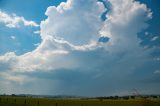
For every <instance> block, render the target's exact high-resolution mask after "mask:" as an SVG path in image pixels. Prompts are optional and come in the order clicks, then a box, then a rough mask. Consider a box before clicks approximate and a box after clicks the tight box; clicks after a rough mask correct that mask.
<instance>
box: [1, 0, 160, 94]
mask: <svg viewBox="0 0 160 106" xmlns="http://www.w3.org/2000/svg"><path fill="white" fill-rule="evenodd" d="M109 2H110V3H111V10H110V11H109V12H108V13H107V15H106V17H107V19H106V20H105V21H102V20H101V15H102V14H103V13H104V11H106V8H105V7H104V6H103V3H101V2H97V1H96V0H68V1H67V2H63V3H61V4H60V5H59V6H57V7H55V6H50V7H48V8H47V11H46V13H45V14H46V15H47V16H48V17H47V19H46V20H43V21H42V22H41V25H40V28H41V29H40V34H41V38H42V42H41V43H40V44H39V45H38V47H37V48H36V49H35V50H33V51H31V52H28V53H25V54H23V55H20V56H16V55H15V54H14V53H7V54H5V55H3V56H0V68H1V69H3V72H5V70H7V72H8V71H11V72H12V73H20V74H22V75H26V76H31V75H33V74H34V73H35V74H34V76H32V77H37V78H38V79H37V81H38V80H40V79H43V81H44V80H45V81H48V80H53V82H55V81H58V84H57V83H56V84H55V85H54V84H53V85H52V81H51V82H50V81H49V82H48V83H49V85H50V88H54V87H55V86H57V87H58V88H54V89H55V90H57V92H58V93H63V94H64V93H68V94H80V95H107V94H108V95H109V94H110V95H111V94H113V93H114V92H118V91H122V92H125V91H123V90H124V89H125V90H126V89H132V88H135V87H139V88H140V89H145V88H143V86H142V85H143V84H142V83H141V82H139V81H140V80H141V79H142V77H143V78H144V77H148V76H149V75H148V74H147V73H146V72H145V71H147V72H150V70H154V69H152V68H154V67H150V68H148V67H149V66H150V65H152V66H154V65H156V64H153V63H152V62H153V59H152V56H150V53H151V52H152V51H153V49H144V48H143V47H141V46H140V44H139V42H140V39H138V37H137V33H138V32H140V31H141V30H143V29H145V28H146V27H147V26H148V25H147V24H146V21H147V20H149V19H151V18H152V13H151V10H150V9H148V8H147V7H146V5H145V4H141V3H139V2H137V1H134V0H109ZM102 36H103V37H104V38H109V41H108V42H106V43H101V42H98V40H99V38H100V37H102ZM15 61H16V62H15ZM156 67H158V65H156ZM159 68H160V67H159ZM144 70H145V71H144ZM26 73H27V74H26ZM30 73H31V74H30ZM41 73H43V76H42V75H41ZM137 73H140V74H138V75H139V76H138V75H137ZM152 73H153V72H152ZM8 74H9V73H8ZM142 74H143V75H144V76H141V75H142ZM50 75H52V76H50ZM45 76H50V77H45ZM74 76H76V77H74ZM16 77H17V76H16ZM72 77H74V79H73V80H74V81H73V80H71V78H72ZM135 77H136V78H135ZM10 79H15V80H19V79H16V78H15V77H11V78H10ZM22 79H24V77H22ZM137 81H138V82H139V83H137ZM117 82H118V83H117ZM126 85H128V86H126ZM145 86H147V85H145ZM47 87H48V86H47ZM108 87H110V88H108ZM37 88H38V87H37ZM62 88H64V89H62ZM91 88H92V89H91ZM111 88H112V89H111ZM58 89H59V90H58ZM106 90H107V91H106ZM116 90H117V91H116ZM82 91H83V94H82ZM97 91H98V92H97Z"/></svg>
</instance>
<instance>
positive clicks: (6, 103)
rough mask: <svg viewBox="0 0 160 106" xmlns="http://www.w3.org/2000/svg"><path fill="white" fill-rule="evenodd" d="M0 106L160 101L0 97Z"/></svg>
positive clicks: (115, 105)
mask: <svg viewBox="0 0 160 106" xmlns="http://www.w3.org/2000/svg"><path fill="white" fill-rule="evenodd" d="M0 106H160V100H149V99H134V100H133V99H129V100H103V101H102V100H98V99H93V100H92V99H91V100H80V99H75V100H74V99H72V100H71V99H69V100H63V99H47V98H25V97H0Z"/></svg>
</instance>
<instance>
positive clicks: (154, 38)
mask: <svg viewBox="0 0 160 106" xmlns="http://www.w3.org/2000/svg"><path fill="white" fill-rule="evenodd" d="M158 38H159V37H158V36H155V37H153V38H152V39H151V41H155V40H157V39H158Z"/></svg>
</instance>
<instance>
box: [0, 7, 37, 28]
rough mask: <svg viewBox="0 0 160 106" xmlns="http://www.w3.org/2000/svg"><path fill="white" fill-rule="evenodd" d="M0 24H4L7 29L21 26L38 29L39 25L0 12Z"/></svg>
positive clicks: (14, 15)
mask: <svg viewBox="0 0 160 106" xmlns="http://www.w3.org/2000/svg"><path fill="white" fill-rule="evenodd" d="M0 23H3V24H5V26H6V27H9V28H17V27H20V26H21V25H24V26H32V27H38V26H39V25H38V24H37V23H36V22H34V21H28V20H26V19H25V18H24V17H20V16H17V15H16V14H11V15H10V14H7V13H6V12H3V11H1V10H0Z"/></svg>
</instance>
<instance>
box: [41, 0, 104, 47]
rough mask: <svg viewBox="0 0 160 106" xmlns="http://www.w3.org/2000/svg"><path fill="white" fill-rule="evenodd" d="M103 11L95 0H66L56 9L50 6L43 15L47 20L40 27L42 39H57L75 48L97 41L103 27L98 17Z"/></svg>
mask: <svg viewBox="0 0 160 106" xmlns="http://www.w3.org/2000/svg"><path fill="white" fill-rule="evenodd" d="M82 3H83V6H82V5H81V4H82ZM104 10H105V9H104V7H103V5H102V4H100V3H97V1H95V0H87V1H83V0H82V1H78V0H75V1H73V0H68V1H67V2H66V3H61V4H60V5H59V6H58V7H55V6H50V7H48V8H47V11H46V13H45V14H46V15H47V16H48V18H47V19H46V20H44V21H42V22H41V25H40V26H41V36H42V39H45V38H46V37H47V36H53V37H54V38H57V37H58V38H61V39H64V40H65V41H67V42H69V43H70V44H73V45H75V46H81V45H88V44H89V43H90V42H92V41H97V39H98V38H99V37H100V34H99V30H100V29H101V27H102V25H103V22H102V21H101V19H100V16H101V14H102V13H103V11H104ZM77 11H78V12H77ZM64 17H65V18H64Z"/></svg>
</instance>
